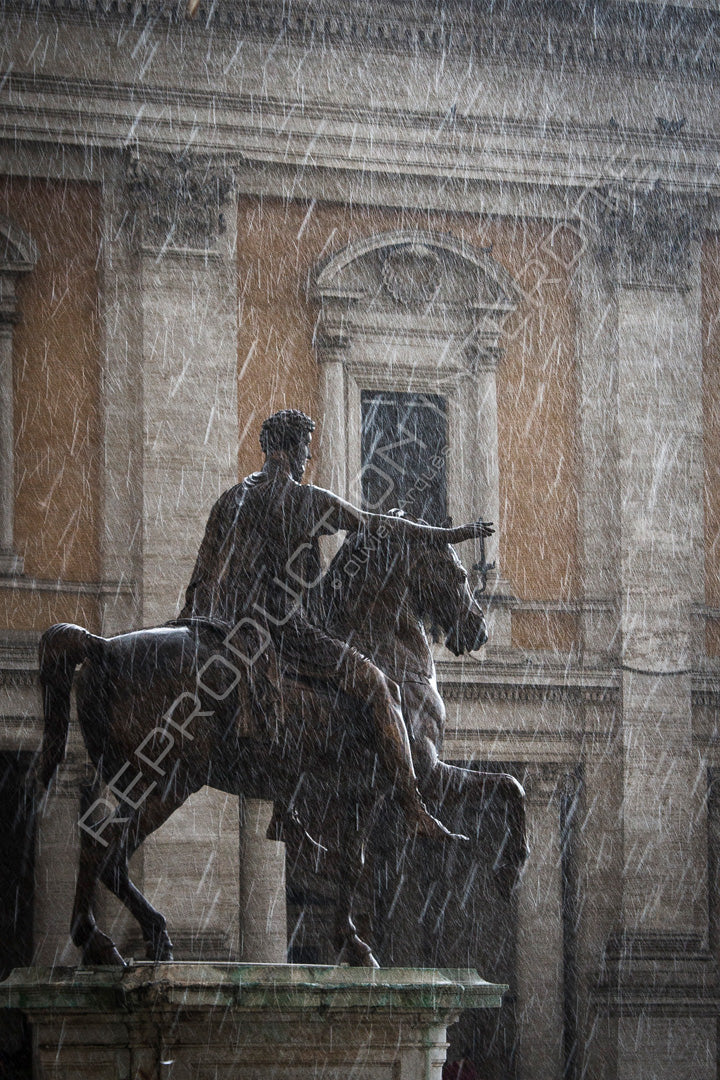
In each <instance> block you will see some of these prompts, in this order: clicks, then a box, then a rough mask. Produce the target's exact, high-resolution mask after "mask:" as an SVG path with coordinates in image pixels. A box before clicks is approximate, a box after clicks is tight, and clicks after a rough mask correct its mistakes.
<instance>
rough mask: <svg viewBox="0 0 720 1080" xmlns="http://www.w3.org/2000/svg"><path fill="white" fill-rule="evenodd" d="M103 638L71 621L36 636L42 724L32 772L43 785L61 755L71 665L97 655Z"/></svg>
mask: <svg viewBox="0 0 720 1080" xmlns="http://www.w3.org/2000/svg"><path fill="white" fill-rule="evenodd" d="M103 640H104V639H103V638H99V637H96V636H95V634H90V633H88V631H87V630H84V629H83V627H82V626H74V625H73V624H72V623H56V624H55V626H51V627H50V629H49V630H46V631H45V633H44V634H43V635H42V637H41V638H40V648H39V657H40V686H41V687H42V691H43V718H44V722H45V723H44V728H43V740H42V746H41V747H40V758H39V761H38V762H37V763H36V765H35V768H34V772H35V775H37V777H38V778H39V780H40V782H41V783H42V785H43V787H45V788H47V786H48V785H49V783H50V781H51V780H52V778H53V776H54V774H55V770H56V769H57V767H58V765H59V764H60V762H61V761H62V759H63V757H64V755H65V746H66V743H67V738H68V729H69V727H70V689H71V687H72V681H73V676H74V674H75V668H76V667H77V666H78V664H81V663H82V662H83V660H85V659H86V658H87V657H89V656H92V655H93V654H96V655H97V652H98V649H97V647H98V646H100V645H101V644H102V642H103Z"/></svg>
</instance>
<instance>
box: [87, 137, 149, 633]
mask: <svg viewBox="0 0 720 1080" xmlns="http://www.w3.org/2000/svg"><path fill="white" fill-rule="evenodd" d="M128 221H132V218H129V216H128V206H127V191H126V176H125V170H124V168H123V163H122V159H121V158H119V157H118V158H114V159H110V160H108V161H107V163H106V165H105V170H104V176H103V186H102V241H101V243H102V247H101V256H102V257H101V262H100V295H99V303H98V308H99V325H100V339H101V343H102V382H101V393H102V397H101V403H102V405H101V407H102V438H103V456H102V466H101V495H102V507H103V510H102V529H101V532H100V551H101V566H102V570H101V577H102V581H103V583H104V585H105V588H104V589H103V592H102V594H101V597H100V609H101V620H102V633H103V634H104V635H105V636H106V637H112V635H113V634H120V633H125V632H127V631H129V630H134V629H137V628H138V627H139V626H141V625H142V621H143V620H142V610H141V604H142V586H143V580H142V579H143V572H142V545H143V536H144V529H143V521H142V518H143V494H142V481H143V436H144V424H143V370H142V357H143V351H142V342H143V319H142V293H141V288H140V284H141V276H140V255H139V253H138V252H137V250H136V249H135V244H134V242H133V241H134V237H133V232H132V228H128Z"/></svg>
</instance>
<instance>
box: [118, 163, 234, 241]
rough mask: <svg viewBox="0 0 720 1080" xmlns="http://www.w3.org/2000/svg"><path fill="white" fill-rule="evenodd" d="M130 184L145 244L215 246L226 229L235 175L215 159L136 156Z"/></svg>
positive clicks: (131, 166) (130, 172)
mask: <svg viewBox="0 0 720 1080" xmlns="http://www.w3.org/2000/svg"><path fill="white" fill-rule="evenodd" d="M127 184H128V190H129V193H130V197H131V199H132V201H133V202H134V204H135V207H136V211H137V213H138V215H139V220H140V225H141V230H142V243H143V245H145V246H148V247H151V248H156V249H158V250H165V249H167V248H170V249H177V248H190V249H211V248H212V247H213V246H214V244H215V242H216V241H217V239H218V237H219V236H220V235H221V234H222V233H223V232H224V228H225V225H224V220H223V213H222V208H223V205H224V204H225V202H226V200H227V198H228V196H229V194H230V191H231V190H232V186H233V177H232V173H231V172H230V171H229V170H227V169H225V168H224V167H223V166H222V164H220V163H218V162H217V161H216V160H214V159H212V158H201V157H191V156H190V155H185V154H179V155H178V154H166V155H162V156H159V155H153V156H152V157H139V156H137V155H134V156H133V157H132V158H131V160H130V163H129V166H128V171H127Z"/></svg>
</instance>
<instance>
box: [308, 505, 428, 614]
mask: <svg viewBox="0 0 720 1080" xmlns="http://www.w3.org/2000/svg"><path fill="white" fill-rule="evenodd" d="M397 516H406V515H401V514H400V512H397ZM410 557H411V553H410V550H409V545H408V544H407V543H406V542H405V541H404V540H403V539H402V537H400V536H399V535H397V534H396V533H395V534H394V533H393V532H392V530H391V529H389V528H388V529H387V530H384V531H383V532H370V531H369V530H367V529H361V530H358V531H357V532H352V533H348V534H347V536H346V538H345V540H344V542H343V544H342V546H341V547H340V549H339V551H338V552H337V554H336V555H335V558H334V559H333V560H332V562H331V563H330V566H329V568H328V571H327V573H326V575H325V577H324V579H323V588H322V608H323V613H324V615H325V617H326V618H327V619H329V620H330V621H331V622H332V621H334V618H337V616H338V615H340V614H341V613H343V612H344V613H349V612H351V611H353V610H354V609H356V608H357V607H358V606H360V607H362V608H363V609H364V608H366V607H367V606H368V605H370V604H374V603H375V602H376V601H377V599H378V597H382V600H383V602H384V603H385V604H386V605H387V606H388V607H391V608H394V609H395V610H397V609H399V608H400V607H401V606H407V604H408V601H409V600H410V606H412V601H411V598H410V594H409V593H408V589H407V583H408V582H407V579H408V573H409V569H410V562H409V560H410Z"/></svg>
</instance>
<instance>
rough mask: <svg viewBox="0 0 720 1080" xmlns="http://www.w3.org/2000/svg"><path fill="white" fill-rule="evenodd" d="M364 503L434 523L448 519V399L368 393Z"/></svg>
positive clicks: (364, 421)
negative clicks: (398, 511)
mask: <svg viewBox="0 0 720 1080" xmlns="http://www.w3.org/2000/svg"><path fill="white" fill-rule="evenodd" d="M361 404H362V503H363V507H364V508H365V509H366V510H371V511H373V512H374V513H380V514H382V513H387V512H388V511H389V510H392V509H394V508H399V509H401V510H404V511H405V512H406V513H408V514H410V515H412V516H413V517H416V518H422V520H423V521H427V522H428V523H429V524H431V525H442V524H443V523H444V522H445V520H446V518H447V482H446V459H447V401H446V400H445V398H443V397H440V396H439V395H438V394H403V393H395V392H390V391H385V390H383V391H376V390H363V391H362V397H361Z"/></svg>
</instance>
